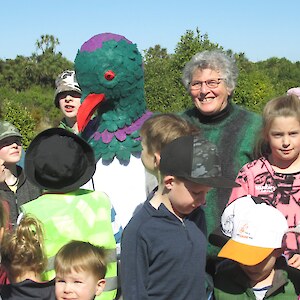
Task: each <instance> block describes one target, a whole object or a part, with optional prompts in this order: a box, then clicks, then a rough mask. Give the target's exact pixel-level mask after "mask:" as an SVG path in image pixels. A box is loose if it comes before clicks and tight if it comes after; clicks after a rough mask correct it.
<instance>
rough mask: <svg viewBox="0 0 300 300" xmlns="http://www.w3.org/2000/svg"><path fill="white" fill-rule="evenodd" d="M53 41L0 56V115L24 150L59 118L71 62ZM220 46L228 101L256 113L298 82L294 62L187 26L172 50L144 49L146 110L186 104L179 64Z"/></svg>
mask: <svg viewBox="0 0 300 300" xmlns="http://www.w3.org/2000/svg"><path fill="white" fill-rule="evenodd" d="M57 45H59V41H58V39H57V38H55V37H54V36H53V35H42V36H41V37H40V39H39V40H37V41H36V45H35V46H36V51H35V52H33V54H32V55H31V56H30V57H24V56H17V57H16V58H15V59H7V60H1V59H0V103H1V118H2V119H6V120H8V121H10V122H11V123H13V124H14V125H15V126H16V127H17V128H18V129H19V130H20V131H21V133H22V135H23V137H24V139H23V145H24V148H25V149H26V148H27V146H28V144H29V143H30V141H31V140H32V138H33V137H34V136H35V135H36V134H37V133H39V132H40V131H42V130H44V129H46V128H49V127H53V126H56V125H57V124H58V122H59V120H60V118H61V114H60V111H59V110H58V109H57V108H56V107H55V106H54V103H53V95H54V89H55V86H54V85H55V78H56V77H57V75H58V74H59V73H61V72H62V71H63V70H66V69H73V62H71V61H68V60H67V59H66V58H65V57H64V56H63V54H62V53H60V52H57V51H56V47H57ZM210 49H221V50H223V51H225V52H227V53H228V54H229V55H233V56H234V57H235V59H236V61H237V64H238V67H239V71H240V75H239V79H238V85H237V88H236V90H235V93H234V98H233V101H234V102H235V103H237V104H239V105H242V106H244V107H246V108H248V109H249V110H252V111H255V112H257V113H260V112H261V110H262V108H263V107H264V105H265V103H266V102H267V101H268V100H270V99H272V98H274V97H277V96H279V95H282V94H285V93H286V91H287V90H288V89H289V88H291V87H297V86H299V85H300V83H299V78H300V62H299V61H297V62H295V63H292V62H290V61H289V60H287V59H285V58H280V59H279V58H276V57H271V58H269V59H267V60H265V61H259V62H256V63H254V62H251V61H249V60H248V59H247V57H246V55H245V53H234V52H233V51H232V50H230V49H224V48H223V47H222V46H221V45H219V44H217V43H212V42H210V40H209V37H208V34H202V33H201V31H200V30H199V29H198V28H196V30H195V31H193V30H187V31H186V33H185V34H184V35H183V36H181V37H180V40H179V41H178V43H177V45H176V48H175V51H174V53H173V54H169V53H167V50H166V49H165V48H161V46H160V45H155V46H154V47H150V48H149V49H147V50H144V51H143V53H142V55H143V57H144V70H145V93H146V102H147V106H148V109H149V110H151V111H153V112H179V111H182V110H184V109H186V108H188V107H191V106H192V103H191V100H190V97H189V96H188V95H187V92H186V91H185V89H184V87H183V85H182V83H181V71H182V69H183V67H184V65H185V63H186V62H187V61H188V60H189V59H190V58H191V57H192V56H193V55H194V54H195V53H197V52H199V51H203V50H210Z"/></svg>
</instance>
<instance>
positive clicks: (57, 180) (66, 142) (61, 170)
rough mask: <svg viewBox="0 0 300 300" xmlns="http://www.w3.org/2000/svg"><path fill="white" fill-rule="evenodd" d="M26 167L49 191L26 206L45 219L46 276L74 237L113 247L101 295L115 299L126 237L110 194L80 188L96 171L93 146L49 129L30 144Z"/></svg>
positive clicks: (65, 132)
mask: <svg viewBox="0 0 300 300" xmlns="http://www.w3.org/2000/svg"><path fill="white" fill-rule="evenodd" d="M25 170H26V174H27V176H28V179H29V180H30V181H31V182H32V183H34V184H35V185H37V186H38V187H40V188H42V189H44V190H46V193H45V194H43V195H42V196H40V197H39V198H37V199H35V200H34V201H31V202H29V203H26V204H24V205H22V207H21V210H22V212H24V213H25V214H27V213H31V214H33V215H34V216H36V217H38V218H39V219H40V220H43V223H44V227H45V248H46V254H47V257H48V259H49V260H50V264H49V266H48V269H47V272H46V273H44V274H43V278H45V279H52V278H54V276H55V272H54V267H53V260H54V257H55V255H56V253H57V252H58V250H59V249H60V248H61V247H62V246H63V245H64V244H66V243H67V242H69V241H70V240H73V239H76V240H81V241H86V242H90V243H93V244H95V245H99V246H104V247H105V248H106V249H108V250H109V251H110V254H111V261H110V263H109V264H108V266H107V274H106V280H107V282H108V284H107V290H105V292H103V293H102V294H101V295H100V299H102V298H101V297H103V298H104V299H114V297H115V294H116V288H117V286H116V282H117V262H116V261H117V259H116V255H117V253H116V242H117V243H118V242H119V240H120V237H121V231H122V229H121V227H120V226H118V224H117V222H116V219H115V212H114V209H113V208H112V206H111V203H110V200H109V198H108V197H107V195H106V194H104V193H102V192H95V191H90V190H84V189H80V187H81V186H82V185H83V184H85V183H86V182H87V181H88V180H89V179H90V178H91V177H92V175H93V174H94V172H95V158H94V152H93V149H92V148H91V147H90V146H89V144H87V143H86V142H85V141H84V140H83V139H81V138H80V137H79V136H78V135H76V134H74V133H72V132H70V131H68V130H65V129H63V128H51V129H47V130H45V131H43V132H41V133H40V134H39V135H37V136H36V137H35V138H34V139H33V141H32V142H31V144H30V145H29V147H28V150H27V153H26V157H25ZM114 233H115V235H114ZM51 262H52V264H51Z"/></svg>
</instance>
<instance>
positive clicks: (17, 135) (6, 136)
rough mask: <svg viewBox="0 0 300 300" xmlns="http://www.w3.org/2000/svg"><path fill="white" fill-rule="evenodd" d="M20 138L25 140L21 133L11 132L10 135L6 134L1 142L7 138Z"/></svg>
mask: <svg viewBox="0 0 300 300" xmlns="http://www.w3.org/2000/svg"><path fill="white" fill-rule="evenodd" d="M14 136H15V137H19V138H23V137H22V135H21V134H20V133H17V132H10V133H8V134H6V135H3V136H2V137H1V138H0V140H1V141H2V140H4V139H6V138H8V137H14Z"/></svg>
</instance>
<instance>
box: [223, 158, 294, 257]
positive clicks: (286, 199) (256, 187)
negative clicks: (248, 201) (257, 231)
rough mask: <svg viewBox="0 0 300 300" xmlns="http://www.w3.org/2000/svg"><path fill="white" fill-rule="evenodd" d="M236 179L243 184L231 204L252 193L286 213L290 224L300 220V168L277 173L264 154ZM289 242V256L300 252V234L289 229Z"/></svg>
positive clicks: (230, 200) (233, 192)
mask: <svg viewBox="0 0 300 300" xmlns="http://www.w3.org/2000/svg"><path fill="white" fill-rule="evenodd" d="M235 181H236V182H237V183H239V184H240V185H241V186H240V187H236V188H233V189H232V193H231V196H230V199H229V201H228V204H229V203H231V202H232V201H234V200H235V199H237V198H239V197H241V196H245V195H248V194H250V195H252V196H259V197H261V198H262V199H263V200H264V201H265V202H266V203H268V204H269V205H272V206H274V207H276V208H277V209H278V210H280V211H281V212H282V213H283V215H284V216H285V217H286V219H287V221H288V225H289V227H290V228H291V227H295V226H296V225H297V224H299V222H300V171H299V172H298V173H292V174H282V173H276V172H275V171H274V170H273V168H272V166H271V165H270V163H269V162H268V160H267V159H266V158H264V157H261V158H260V159H258V160H255V161H253V162H250V163H247V164H246V165H244V166H243V167H242V168H241V170H240V171H239V173H238V175H237V178H236V180H235ZM286 243H287V251H286V252H285V254H286V255H287V257H288V258H290V257H291V256H292V255H293V254H295V253H300V234H295V233H292V232H289V233H288V234H287V240H286Z"/></svg>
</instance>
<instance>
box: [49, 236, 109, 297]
mask: <svg viewBox="0 0 300 300" xmlns="http://www.w3.org/2000/svg"><path fill="white" fill-rule="evenodd" d="M54 268H55V272H56V278H55V294H56V299H57V300H64V299H66V298H72V299H81V300H91V299H94V297H95V295H96V296H99V295H100V294H101V293H102V291H103V289H104V287H105V279H104V277H105V274H106V256H105V250H104V248H102V247H98V246H94V245H92V244H90V243H87V242H81V241H71V242H69V243H68V244H66V245H65V246H63V247H62V248H61V249H60V250H59V251H58V253H57V254H56V256H55V261H54Z"/></svg>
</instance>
